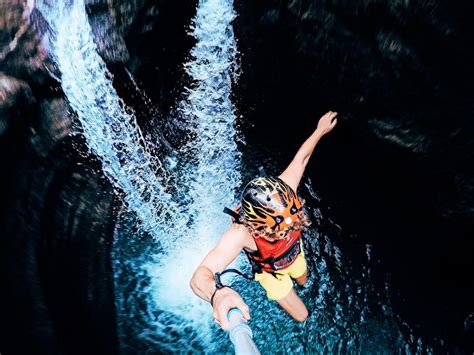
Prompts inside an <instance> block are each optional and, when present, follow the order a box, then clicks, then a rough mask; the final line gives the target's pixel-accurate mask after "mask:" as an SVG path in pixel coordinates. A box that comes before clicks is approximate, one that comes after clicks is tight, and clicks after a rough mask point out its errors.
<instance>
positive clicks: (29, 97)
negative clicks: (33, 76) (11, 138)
mask: <svg viewBox="0 0 474 355" xmlns="http://www.w3.org/2000/svg"><path fill="white" fill-rule="evenodd" d="M34 101H35V100H34V97H33V93H32V92H31V89H30V87H29V86H28V84H27V83H26V82H24V81H22V80H18V79H15V78H12V77H9V76H7V75H5V74H3V73H1V72H0V138H1V137H2V136H3V135H4V134H5V132H6V131H7V130H8V127H9V126H10V123H11V121H12V120H15V119H21V114H22V111H21V110H19V108H20V107H21V108H27V107H28V106H29V105H31V104H32V103H33V102H34Z"/></svg>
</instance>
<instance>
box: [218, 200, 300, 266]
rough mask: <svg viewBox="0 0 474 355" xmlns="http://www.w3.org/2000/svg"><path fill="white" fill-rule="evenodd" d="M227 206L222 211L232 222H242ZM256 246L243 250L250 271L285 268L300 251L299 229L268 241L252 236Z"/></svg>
mask: <svg viewBox="0 0 474 355" xmlns="http://www.w3.org/2000/svg"><path fill="white" fill-rule="evenodd" d="M239 207H240V206H237V208H236V209H235V211H232V210H231V209H229V208H227V207H226V208H224V212H225V213H227V214H229V215H230V216H231V217H232V221H233V222H234V223H238V224H242V221H241V218H242V217H241V216H240V215H239V213H238V212H237V211H238V210H239ZM254 240H255V244H256V246H257V250H256V251H246V250H244V252H245V254H246V255H247V258H248V259H249V262H250V265H251V266H252V271H253V272H254V273H260V272H262V271H266V272H269V273H274V272H275V271H278V270H281V269H285V268H287V267H289V266H290V265H291V264H293V263H294V262H295V260H296V258H297V257H298V255H299V254H300V253H301V230H297V231H293V232H291V233H290V236H289V237H288V238H286V239H281V240H277V241H275V242H269V241H267V240H266V239H265V238H254Z"/></svg>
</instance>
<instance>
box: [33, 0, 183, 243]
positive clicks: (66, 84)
mask: <svg viewBox="0 0 474 355" xmlns="http://www.w3.org/2000/svg"><path fill="white" fill-rule="evenodd" d="M37 6H38V8H39V10H40V11H41V12H42V14H43V15H44V16H45V18H46V19H47V20H48V22H49V24H50V26H51V30H52V33H51V35H52V58H53V60H54V63H55V65H56V66H57V68H58V69H59V72H60V80H61V85H62V88H63V91H64V93H65V95H66V98H67V100H68V102H69V104H70V106H71V108H72V110H73V111H74V113H75V114H77V118H78V120H79V121H80V123H81V129H82V133H83V135H84V137H85V138H86V141H87V145H88V147H89V149H90V150H91V151H92V153H94V154H95V155H96V156H97V157H98V158H99V159H100V161H101V163H102V169H103V171H104V174H105V175H106V176H107V178H108V179H109V180H110V181H111V182H112V184H113V185H114V186H115V188H116V189H117V191H123V199H124V201H125V202H126V205H127V206H128V208H129V209H130V210H131V211H133V212H134V213H135V214H136V215H137V217H138V220H139V221H140V225H141V227H142V228H143V229H144V230H145V231H147V232H148V233H150V234H151V235H152V236H153V237H154V238H155V240H157V241H159V242H160V244H162V245H163V247H166V244H165V243H166V242H167V241H169V240H167V239H162V238H160V236H161V235H162V234H163V230H166V229H169V228H170V226H172V225H173V220H172V218H173V216H174V215H175V214H180V211H179V208H180V207H179V204H177V203H176V201H175V200H174V199H173V198H172V196H171V195H170V194H169V192H168V191H167V186H169V185H170V183H171V181H172V176H171V175H170V174H169V173H168V172H167V171H166V170H165V169H164V168H163V166H162V164H161V162H160V160H159V159H153V157H151V156H150V153H149V150H148V148H147V145H146V142H145V140H144V139H143V136H142V133H141V131H140V128H139V127H138V124H137V122H136V117H135V115H134V112H133V110H132V109H131V108H129V107H127V106H126V105H125V103H124V102H123V100H122V99H121V98H120V97H119V96H118V94H117V92H116V90H115V89H114V87H113V85H112V79H113V76H112V74H111V73H110V71H109V70H108V69H107V66H106V64H105V62H104V61H103V59H102V58H101V57H100V55H99V54H98V52H97V46H96V44H95V43H94V40H93V34H92V29H91V27H90V24H89V22H88V20H87V14H86V12H85V5H84V2H83V0H76V1H74V2H73V3H72V4H71V5H69V6H66V5H65V4H64V3H63V2H58V4H55V5H48V4H46V3H45V2H43V3H39V4H38V5H37ZM170 242H172V241H170Z"/></svg>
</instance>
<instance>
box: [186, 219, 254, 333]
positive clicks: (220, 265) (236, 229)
mask: <svg viewBox="0 0 474 355" xmlns="http://www.w3.org/2000/svg"><path fill="white" fill-rule="evenodd" d="M243 228H244V227H242V226H238V225H233V226H232V227H231V228H229V229H228V230H227V232H225V233H224V235H223V236H222V237H221V239H220V241H219V243H218V244H217V245H216V246H215V247H214V248H213V249H212V250H211V251H210V252H209V254H207V256H206V257H205V258H204V260H203V261H202V262H201V264H199V266H198V268H197V269H196V271H195V272H194V274H193V277H192V278H191V282H190V286H191V289H192V290H193V292H194V293H195V294H196V295H197V296H199V297H200V298H202V299H203V300H205V301H207V302H210V301H211V297H212V295H214V298H213V303H212V308H213V315H214V319H215V320H216V322H217V323H218V324H219V325H220V326H222V328H223V329H226V330H227V329H229V324H228V320H227V312H228V311H229V310H230V309H231V308H239V309H240V310H241V311H242V313H243V314H244V317H245V318H246V319H250V314H249V309H248V306H247V305H246V304H245V302H244V301H243V300H242V298H241V297H240V295H239V294H238V293H237V292H236V291H234V290H233V289H231V288H228V287H225V288H222V289H219V290H217V291H216V286H215V282H214V274H215V273H216V272H222V271H223V270H224V269H225V268H226V267H227V266H228V265H229V264H230V263H231V262H232V261H234V259H235V258H236V257H237V256H238V255H239V253H240V252H241V251H242V248H243V247H244V246H246V233H247V232H246V231H245V230H244V229H243Z"/></svg>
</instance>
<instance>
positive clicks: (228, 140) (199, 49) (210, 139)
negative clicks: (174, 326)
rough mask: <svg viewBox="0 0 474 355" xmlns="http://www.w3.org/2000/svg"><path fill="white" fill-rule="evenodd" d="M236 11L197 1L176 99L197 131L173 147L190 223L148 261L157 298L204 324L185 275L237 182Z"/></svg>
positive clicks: (221, 224) (212, 239) (210, 241)
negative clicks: (181, 91)
mask: <svg viewBox="0 0 474 355" xmlns="http://www.w3.org/2000/svg"><path fill="white" fill-rule="evenodd" d="M234 17H235V13H234V10H233V6H232V1H228V0H205V1H201V2H200V3H199V5H198V8H197V13H196V16H195V18H194V20H193V23H192V26H191V29H192V33H191V35H192V36H193V37H195V38H196V40H197V42H196V45H195V46H194V48H193V49H192V51H191V55H192V58H193V59H192V60H191V61H190V62H188V63H186V64H185V69H186V72H187V73H188V74H189V76H190V77H191V78H192V80H193V85H192V86H191V87H189V88H187V89H186V91H187V94H186V96H185V99H184V100H183V101H182V102H181V103H180V105H179V110H180V114H181V115H182V117H183V119H184V120H185V121H186V122H187V124H188V127H189V128H188V129H191V130H192V132H193V136H195V137H196V138H195V139H193V140H192V141H190V142H189V143H188V144H187V145H186V146H185V147H184V148H183V149H182V150H181V152H180V153H179V157H180V160H181V161H183V162H182V163H180V164H179V167H178V169H179V173H178V176H180V183H179V186H182V190H183V191H186V196H183V200H182V201H186V213H187V214H189V215H190V216H192V224H191V225H190V226H189V228H188V229H187V231H186V232H184V233H183V234H182V235H176V234H173V236H172V238H173V239H174V242H175V245H174V247H171V248H170V249H169V250H168V252H167V255H165V256H163V255H159V257H157V258H156V260H159V262H157V263H154V262H153V263H152V264H150V265H148V267H147V269H148V271H149V272H150V274H151V276H152V278H151V279H152V280H153V281H152V284H153V286H152V287H153V288H154V292H153V293H154V294H155V297H156V302H157V304H159V305H160V306H161V307H166V309H167V311H169V312H172V313H174V314H175V315H177V316H182V317H186V318H187V319H192V321H193V324H194V326H199V327H208V322H209V320H210V316H211V313H210V312H209V305H208V304H207V303H206V302H203V301H202V300H200V299H198V298H197V297H196V296H195V295H194V294H192V292H191V290H190V288H189V286H188V284H189V280H190V278H191V276H192V273H193V271H194V270H195V269H196V268H197V266H198V264H199V262H200V261H201V260H202V259H203V258H204V256H205V255H206V254H207V253H208V251H209V250H210V249H211V248H212V246H213V245H214V244H215V243H216V241H217V238H218V237H219V236H220V235H221V234H222V233H223V232H224V231H225V229H226V228H228V227H229V225H230V220H229V219H226V218H225V215H224V214H223V213H222V209H223V206H232V205H233V203H234V201H235V196H234V192H235V190H236V188H237V187H238V186H239V185H240V173H239V167H240V154H239V152H238V149H237V144H236V140H238V139H239V137H238V135H237V133H236V131H235V128H234V126H235V114H234V111H235V110H234V107H233V104H232V101H231V99H230V96H231V87H232V82H233V81H234V80H236V76H237V75H236V73H237V69H238V65H237V49H236V43H235V39H234V36H233V30H232V26H231V21H232V20H233V18H234ZM175 221H176V222H175V223H176V224H178V223H181V222H180V221H177V220H176V219H175ZM176 290H179V292H176ZM198 323H199V324H198ZM208 332H209V331H208Z"/></svg>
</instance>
